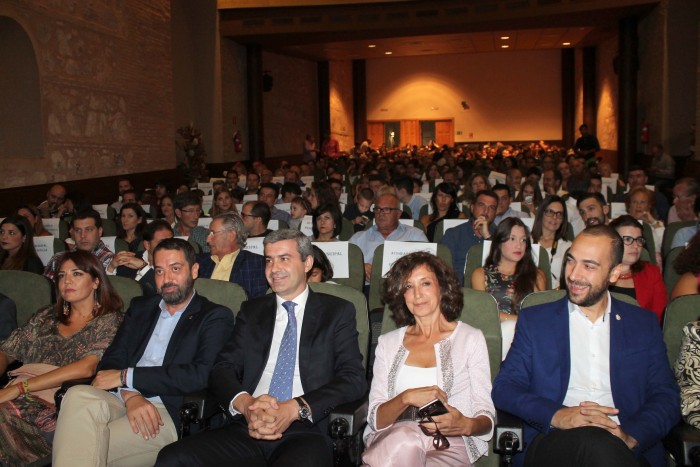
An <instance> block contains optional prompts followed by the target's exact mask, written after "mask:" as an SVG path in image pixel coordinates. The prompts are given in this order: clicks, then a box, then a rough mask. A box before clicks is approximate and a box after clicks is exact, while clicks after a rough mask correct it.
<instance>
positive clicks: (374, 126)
mask: <svg viewBox="0 0 700 467" xmlns="http://www.w3.org/2000/svg"><path fill="white" fill-rule="evenodd" d="M367 139H369V140H370V141H372V144H370V146H371V147H372V149H377V148H378V147H379V146H381V145H382V144H384V122H367Z"/></svg>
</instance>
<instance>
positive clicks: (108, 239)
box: [102, 237, 117, 252]
mask: <svg viewBox="0 0 700 467" xmlns="http://www.w3.org/2000/svg"><path fill="white" fill-rule="evenodd" d="M116 241H117V237H102V243H104V244H105V246H106V247H107V248H108V249H109V251H111V252H114V244H115V243H116Z"/></svg>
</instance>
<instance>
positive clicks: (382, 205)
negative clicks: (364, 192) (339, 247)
mask: <svg viewBox="0 0 700 467" xmlns="http://www.w3.org/2000/svg"><path fill="white" fill-rule="evenodd" d="M400 217H401V209H400V208H399V198H397V197H396V195H392V194H385V195H381V196H380V197H379V198H377V201H376V202H375V203H374V225H373V226H372V227H370V228H369V229H367V230H364V231H362V232H357V233H356V234H355V235H353V236H352V237H351V238H350V243H354V244H355V245H357V246H359V247H360V250H362V254H363V255H364V258H365V280H367V281H369V280H370V278H371V277H372V260H373V259H374V250H376V249H377V247H378V246H379V245H382V244H384V242H385V241H386V240H391V241H396V242H411V241H413V242H427V241H428V238H427V237H426V236H425V234H424V233H423V231H422V230H420V229H417V228H415V227H410V226H407V225H404V224H401V223H399V218H400Z"/></svg>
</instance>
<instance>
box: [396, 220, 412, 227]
mask: <svg viewBox="0 0 700 467" xmlns="http://www.w3.org/2000/svg"><path fill="white" fill-rule="evenodd" d="M399 222H400V223H402V224H403V225H407V226H409V227H415V226H416V224H415V223H414V221H413V219H399Z"/></svg>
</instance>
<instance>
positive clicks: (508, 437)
mask: <svg viewBox="0 0 700 467" xmlns="http://www.w3.org/2000/svg"><path fill="white" fill-rule="evenodd" d="M523 427H524V423H523V421H522V419H521V418H519V417H516V416H515V415H513V414H510V413H508V412H503V411H501V410H497V411H496V426H495V429H494V443H493V452H495V453H496V454H501V455H502V456H503V457H504V459H505V462H506V465H510V464H509V462H510V461H511V460H512V458H513V456H514V455H515V454H517V453H519V452H522V451H523V450H524V448H525V446H524V445H525V440H524V437H523Z"/></svg>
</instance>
